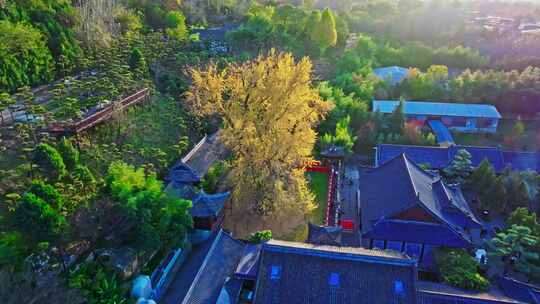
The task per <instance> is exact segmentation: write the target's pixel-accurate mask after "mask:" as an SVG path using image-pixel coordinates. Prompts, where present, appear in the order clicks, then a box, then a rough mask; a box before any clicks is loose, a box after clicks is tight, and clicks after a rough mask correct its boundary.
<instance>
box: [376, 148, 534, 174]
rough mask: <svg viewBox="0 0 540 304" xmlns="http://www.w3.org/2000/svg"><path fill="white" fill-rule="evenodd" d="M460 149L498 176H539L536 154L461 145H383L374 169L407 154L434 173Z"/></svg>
mask: <svg viewBox="0 0 540 304" xmlns="http://www.w3.org/2000/svg"><path fill="white" fill-rule="evenodd" d="M461 149H465V150H467V152H469V153H470V154H471V162H472V165H473V166H474V167H477V166H478V165H479V164H480V163H481V162H482V161H483V160H484V159H487V160H488V161H489V162H490V163H491V165H492V166H493V168H494V169H495V172H497V173H500V172H502V171H503V170H504V169H505V168H510V169H512V170H517V171H526V170H533V171H536V172H538V173H540V154H539V153H537V152H521V151H504V150H502V149H501V148H498V147H472V146H458V145H454V146H450V147H426V146H409V145H393V144H381V145H378V146H377V148H376V151H375V166H376V167H377V166H381V165H383V164H385V163H387V162H389V161H391V160H392V159H394V158H395V157H397V156H399V155H401V154H403V153H404V154H406V155H407V157H408V158H410V159H411V160H412V161H414V162H415V163H417V164H425V165H428V166H429V167H430V168H432V169H443V168H446V167H447V166H448V165H450V163H451V162H452V160H453V159H454V156H455V155H456V154H457V152H458V151H459V150H461Z"/></svg>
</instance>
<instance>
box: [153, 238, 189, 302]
mask: <svg viewBox="0 0 540 304" xmlns="http://www.w3.org/2000/svg"><path fill="white" fill-rule="evenodd" d="M190 252H191V248H190V247H188V248H185V249H176V250H175V251H173V252H172V254H173V255H172V257H170V258H169V256H168V257H167V258H166V259H165V260H164V261H163V262H162V263H163V264H162V265H160V266H159V267H158V268H157V269H156V270H155V271H154V272H153V273H152V277H151V280H152V287H153V296H152V298H153V299H154V300H155V301H156V302H159V300H160V299H161V297H162V296H163V295H164V294H165V292H166V291H167V288H169V285H170V284H171V282H172V281H173V279H174V277H175V275H176V272H178V269H179V268H180V266H182V264H184V262H185V260H186V258H187V257H188V255H189V253H190ZM167 260H168V261H167Z"/></svg>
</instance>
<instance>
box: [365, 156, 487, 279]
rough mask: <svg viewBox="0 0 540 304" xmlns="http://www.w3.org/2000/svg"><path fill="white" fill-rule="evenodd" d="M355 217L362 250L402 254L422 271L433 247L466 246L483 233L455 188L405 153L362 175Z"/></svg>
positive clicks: (430, 256) (427, 262) (430, 263)
mask: <svg viewBox="0 0 540 304" xmlns="http://www.w3.org/2000/svg"><path fill="white" fill-rule="evenodd" d="M360 213H361V215H360V222H361V235H362V245H363V246H364V247H366V248H379V249H391V250H395V251H398V252H405V253H406V254H407V255H408V256H410V257H414V258H415V259H417V261H418V262H419V263H420V267H421V268H422V269H426V270H429V269H430V267H432V266H433V263H434V261H433V250H434V249H435V248H436V247H438V246H444V247H454V248H470V247H472V246H473V240H474V239H477V238H479V236H480V230H481V229H482V225H481V224H480V222H479V221H478V220H477V219H476V217H475V216H474V215H473V213H472V212H471V210H470V208H469V206H468V204H467V201H466V200H465V198H464V197H463V194H462V192H461V190H460V188H459V187H458V186H456V185H447V184H445V182H443V180H442V179H441V177H440V176H438V175H437V174H434V173H431V172H427V171H425V170H423V169H422V168H420V167H419V166H418V165H417V164H415V163H414V162H413V161H411V160H410V159H409V158H408V157H407V156H406V155H405V154H401V155H399V156H397V157H395V158H394V159H392V160H390V161H388V162H387V163H385V164H384V165H382V166H380V167H378V168H374V169H368V170H366V171H364V172H363V173H362V174H361V176H360Z"/></svg>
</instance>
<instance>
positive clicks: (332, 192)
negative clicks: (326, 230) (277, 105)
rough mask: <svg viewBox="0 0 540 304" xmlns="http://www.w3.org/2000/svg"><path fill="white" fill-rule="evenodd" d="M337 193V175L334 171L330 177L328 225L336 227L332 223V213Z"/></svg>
mask: <svg viewBox="0 0 540 304" xmlns="http://www.w3.org/2000/svg"><path fill="white" fill-rule="evenodd" d="M335 192H336V174H335V172H334V169H333V168H332V170H330V174H329V175H328V197H327V198H326V225H327V226H334V223H333V222H332V218H333V217H332V211H333V210H334V195H335Z"/></svg>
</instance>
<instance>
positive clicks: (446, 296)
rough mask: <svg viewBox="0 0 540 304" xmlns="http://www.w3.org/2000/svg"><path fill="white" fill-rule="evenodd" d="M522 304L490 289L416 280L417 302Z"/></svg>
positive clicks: (430, 303)
mask: <svg viewBox="0 0 540 304" xmlns="http://www.w3.org/2000/svg"><path fill="white" fill-rule="evenodd" d="M518 303H519V304H523V303H525V302H521V301H518V300H514V299H512V298H509V297H507V296H505V295H504V294H503V293H502V292H501V291H499V290H496V289H492V290H490V291H487V292H478V291H467V290H463V289H458V288H454V287H451V286H448V285H445V284H439V283H434V282H427V281H419V282H418V304H518Z"/></svg>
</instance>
